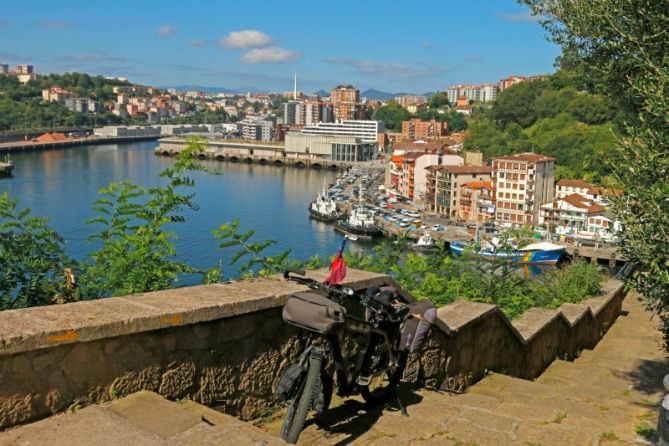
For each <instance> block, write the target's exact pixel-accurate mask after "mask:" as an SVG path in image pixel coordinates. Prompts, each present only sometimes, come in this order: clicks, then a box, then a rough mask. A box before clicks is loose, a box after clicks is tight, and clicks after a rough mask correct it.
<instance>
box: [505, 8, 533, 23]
mask: <svg viewBox="0 0 669 446" xmlns="http://www.w3.org/2000/svg"><path fill="white" fill-rule="evenodd" d="M496 16H497V18H498V19H502V20H506V21H507V22H538V21H539V20H541V16H538V15H534V14H532V13H531V12H530V11H525V12H519V13H516V14H505V13H498V14H496Z"/></svg>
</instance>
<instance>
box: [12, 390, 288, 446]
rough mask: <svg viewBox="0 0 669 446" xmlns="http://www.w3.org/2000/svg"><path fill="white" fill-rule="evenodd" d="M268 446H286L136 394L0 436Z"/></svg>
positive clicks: (58, 444) (223, 419)
mask: <svg viewBox="0 0 669 446" xmlns="http://www.w3.org/2000/svg"><path fill="white" fill-rule="evenodd" d="M224 444H225V445H230V446H232V445H234V446H237V445H240V446H245V445H248V446H272V445H282V444H283V445H285V444H286V443H285V442H284V441H283V440H281V439H279V438H276V437H275V436H272V435H269V434H267V433H266V432H263V431H261V430H260V429H258V428H256V427H254V426H252V425H250V424H248V423H244V422H243V421H240V420H238V419H236V418H234V417H231V416H229V415H225V414H222V413H220V412H217V411H215V410H212V409H209V408H208V407H205V406H202V405H200V404H197V403H195V402H193V401H183V402H172V401H168V400H166V399H165V398H163V397H162V396H160V395H158V394H157V393H153V392H146V391H141V392H137V393H133V394H132V395H130V396H127V397H125V398H123V399H120V400H116V401H113V402H111V403H109V404H106V405H100V406H90V407H86V408H84V409H81V410H72V411H71V412H70V413H67V414H62V415H55V416H53V417H50V418H47V419H45V420H42V421H38V422H36V423H32V424H28V425H25V426H21V427H18V428H14V429H10V430H8V431H5V432H0V446H10V445H11V446H19V445H26V446H27V445H31V446H32V445H49V446H84V445H94V446H106V445H128V446H131V445H133V446H134V445H142V446H159V445H160V446H163V445H166V446H186V445H188V446H191V445H192V446H196V445H202V446H206V445H212V446H213V445H217V446H219V445H224Z"/></svg>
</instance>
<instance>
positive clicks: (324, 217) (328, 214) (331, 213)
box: [309, 189, 342, 222]
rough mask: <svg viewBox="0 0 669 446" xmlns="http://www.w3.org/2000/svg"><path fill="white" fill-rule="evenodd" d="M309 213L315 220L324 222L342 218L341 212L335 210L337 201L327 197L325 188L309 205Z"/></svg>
mask: <svg viewBox="0 0 669 446" xmlns="http://www.w3.org/2000/svg"><path fill="white" fill-rule="evenodd" d="M309 214H311V216H312V217H313V218H315V219H316V220H320V221H324V222H333V221H337V220H339V219H340V218H342V214H341V213H340V212H339V211H338V210H337V202H336V201H335V200H333V199H332V198H330V197H328V195H327V193H326V192H325V189H323V190H322V191H321V193H320V194H318V196H317V197H316V199H315V200H314V201H312V202H311V204H310V205H309Z"/></svg>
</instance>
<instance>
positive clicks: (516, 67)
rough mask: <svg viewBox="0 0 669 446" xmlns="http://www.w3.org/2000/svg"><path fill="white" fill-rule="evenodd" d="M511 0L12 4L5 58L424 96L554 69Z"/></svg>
mask: <svg viewBox="0 0 669 446" xmlns="http://www.w3.org/2000/svg"><path fill="white" fill-rule="evenodd" d="M559 53H560V51H559V48H558V47H557V46H556V45H554V44H552V43H549V42H547V40H546V37H545V32H544V31H543V30H542V29H541V27H540V25H539V24H538V23H537V21H536V18H534V17H531V16H530V14H529V11H528V9H527V8H525V7H523V6H520V5H518V4H517V3H516V2H514V1H512V0H461V1H455V0H422V1H412V2H409V1H406V0H404V1H396V0H387V1H377V0H357V1H350V0H337V1H334V2H327V3H323V2H313V1H302V0H291V1H283V2H282V1H279V0H274V1H272V0H245V1H236V2H231V1H227V0H226V1H198V0H192V1H190V2H184V1H183V0H182V1H176V0H161V1H158V0H155V1H140V0H135V1H130V0H114V1H103V0H78V1H75V0H58V1H53V0H48V1H47V0H31V1H26V0H3V1H2V8H1V9H0V63H2V62H4V63H10V64H16V63H32V64H33V65H34V66H35V70H36V71H37V72H39V73H49V72H65V71H82V72H87V73H90V74H105V75H114V76H125V77H128V78H129V79H130V80H131V81H133V82H138V83H142V84H148V85H157V86H168V85H183V84H191V85H192V84H194V85H203V86H216V87H228V88H240V87H245V86H254V87H257V88H261V89H264V90H268V91H283V90H291V89H292V79H293V72H294V71H297V73H298V83H299V89H300V90H301V91H306V92H312V91H315V90H318V89H321V88H324V89H330V88H332V87H333V86H335V85H337V84H339V83H351V84H353V85H355V86H356V87H358V88H360V89H363V90H364V89H366V88H370V87H373V88H377V89H380V90H384V91H390V92H399V91H405V92H412V93H423V92H426V91H435V90H443V89H445V88H447V87H448V86H449V85H452V84H456V83H465V82H467V83H469V82H471V83H479V82H496V81H497V80H499V79H501V78H504V77H507V76H509V75H512V74H521V75H531V74H538V73H547V72H552V71H553V62H554V61H555V57H556V56H557V55H559Z"/></svg>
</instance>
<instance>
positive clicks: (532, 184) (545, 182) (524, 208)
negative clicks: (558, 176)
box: [492, 153, 555, 226]
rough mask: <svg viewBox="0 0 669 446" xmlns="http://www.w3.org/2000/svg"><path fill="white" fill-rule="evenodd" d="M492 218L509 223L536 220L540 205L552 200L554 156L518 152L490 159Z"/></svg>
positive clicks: (501, 222)
mask: <svg viewBox="0 0 669 446" xmlns="http://www.w3.org/2000/svg"><path fill="white" fill-rule="evenodd" d="M492 168H493V178H492V182H493V187H494V189H495V199H496V200H497V208H496V212H495V221H497V222H498V223H500V224H511V225H513V226H524V225H533V224H534V225H536V224H538V223H539V214H540V210H541V205H542V204H544V203H548V202H551V201H553V197H554V194H555V158H552V157H550V156H545V155H539V154H536V153H519V154H516V155H507V156H501V157H498V158H495V159H493V163H492Z"/></svg>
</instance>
